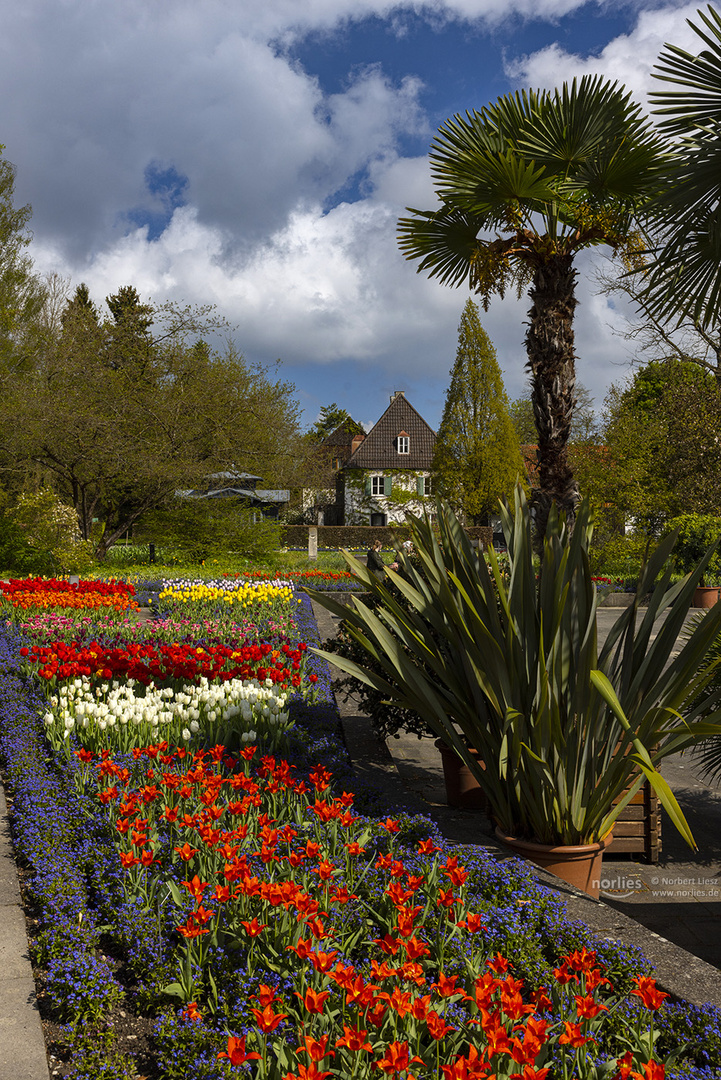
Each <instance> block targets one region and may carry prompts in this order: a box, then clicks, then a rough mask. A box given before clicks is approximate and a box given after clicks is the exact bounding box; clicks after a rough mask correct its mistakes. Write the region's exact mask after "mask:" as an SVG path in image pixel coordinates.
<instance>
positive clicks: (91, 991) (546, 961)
mask: <svg viewBox="0 0 721 1080" xmlns="http://www.w3.org/2000/svg"><path fill="white" fill-rule="evenodd" d="M311 618H312V613H311V611H310V604H309V602H308V600H307V598H303V600H302V603H301V604H300V605H299V606H298V616H297V622H298V624H299V626H298V633H299V635H301V636H302V637H303V638H304V639H305V640H306V641H308V642H309V643H310V644H313V643H314V641H315V640H316V638H315V637H314V636H312V627H311V625H310V619H311ZM22 647H23V646H22V641H21V640H20V638H19V636H17V635H16V634H14V633H12V632H9V633H7V634H6V635H5V637H4V638H3V639H2V640H1V641H0V674H2V675H3V679H2V689H1V690H0V693H1V694H2V703H1V711H2V716H3V724H2V730H1V731H0V753H1V754H2V758H3V761H4V762H5V765H6V768H7V773H8V779H9V781H10V784H11V788H12V792H13V795H14V800H15V809H14V813H13V826H14V830H15V835H16V843H17V845H18V851H19V853H20V857H21V858H22V859H23V860H24V861H25V862H26V864H27V866H28V870H29V875H30V876H29V892H30V895H31V898H32V900H33V902H34V903H35V904H36V905H37V917H38V920H39V933H38V938H37V943H36V946H35V957H36V961H37V963H38V965H39V968H40V971H41V977H42V979H43V981H44V989H45V991H46V995H47V997H46V999H45V1000H46V1001H47V1002H48V1003H49V1005H50V1007H51V1009H52V1016H53V1018H54V1019H55V1021H56V1022H57V1023H59V1024H64V1025H65V1027H64V1028H63V1029H62V1030H60V1029H58V1032H59V1033H58V1038H59V1039H63V1040H64V1045H65V1047H66V1052H67V1054H70V1055H71V1063H70V1064H69V1065H68V1067H67V1070H66V1075H69V1076H73V1077H75V1078H76V1080H78V1078H80V1077H88V1078H89V1077H93V1078H97V1077H102V1076H111V1075H112V1076H118V1077H124V1076H128V1077H130V1076H135V1075H136V1071H143V1072H145V1073H146V1075H155V1076H162V1077H167V1078H169V1080H171V1078H173V1077H178V1078H180V1077H183V1078H185V1077H194V1078H195V1077H199V1078H202V1077H229V1076H234V1075H238V1076H240V1075H257V1076H280V1077H286V1076H289V1077H295V1078H297V1080H322V1078H323V1077H326V1076H344V1077H345V1076H349V1075H357V1076H358V1077H365V1076H368V1077H370V1076H378V1075H381V1074H385V1075H387V1076H392V1077H399V1078H401V1080H405V1078H406V1077H408V1076H410V1075H411V1074H412V1075H413V1076H415V1077H417V1078H418V1080H420V1078H421V1077H437V1078H439V1080H440V1077H441V1076H443V1077H445V1078H447V1080H465V1078H466V1077H471V1076H473V1077H479V1078H482V1077H490V1076H491V1075H493V1074H495V1076H496V1077H497V1078H498V1080H502V1078H509V1077H520V1078H522V1080H532V1078H535V1080H543V1078H544V1077H546V1078H548V1080H555V1078H560V1077H564V1078H566V1080H570V1077H571V1076H573V1077H589V1078H590V1077H596V1076H598V1077H600V1076H601V1075H606V1076H608V1077H610V1076H613V1075H614V1073H615V1074H616V1075H618V1077H619V1078H620V1077H626V1078H633V1080H635V1078H636V1076H638V1077H641V1078H643V1080H656V1078H657V1077H661V1076H663V1075H664V1072H663V1071H662V1070H661V1066H658V1067H656V1066H655V1065H654V1066H653V1067H651V1066H648V1064H647V1063H648V1061H649V1060H650V1059H651V1058H652V1056H653V1055H654V1053H655V1057H656V1059H657V1060H663V1059H664V1058H665V1057H668V1055H669V1054H670V1053H671V1051H672V1050H673V1047H674V1034H673V1032H674V1028H675V1027H677V1028H679V1029H680V1028H681V1027H684V1028H685V1031H686V1035H685V1039H686V1040H687V1041H691V1040H692V1039H694V1038H696V1032H700V1031H701V1029H702V1028H703V1026H704V1024H706V1031H707V1032H708V1024H710V1023H714V1024H715V1023H716V1016H715V1014H712V1013H711V1012H709V1013H699V1012H698V1011H696V1012H694V1011H693V1010H688V1009H687V1008H685V1007H683V1006H671V1005H669V1004H668V1003H666V1004H664V1005H663V1006H662V1007H661V1008H660V1011H659V1012H658V1015H657V1016H654V1011H655V1008H656V1006H657V1005H659V1004H660V999H659V997H658V995H657V993H656V991H655V988H654V986H653V984H652V982H651V981H649V974H650V973H649V971H648V968H647V966H646V965H645V963H644V961H643V958H642V957H641V956H640V955H639V954H638V953H637V952H634V951H633V950H631V951H628V950H624V949H623V948H622V947H620V946H618V945H616V944H614V943H609V942H607V941H603V942H599V941H594V940H593V938H592V936H591V934H590V932H589V931H588V930H587V928H585V927H583V926H581V925H579V924H569V923H568V922H567V921H566V920H565V918H564V915H563V907H562V905H561V904H560V903H559V902H558V900H557V899H556V897H555V894H553V893H552V892H551V891H549V890H546V889H544V888H543V887H541V886H539V885H538V884H536V883H535V881H534V879H533V877H532V875H531V874H530V872H528V871H527V870H526V869H525V868H524V866H523V864H522V863H520V862H517V861H515V860H512V861H509V862H505V863H504V864H503V865H499V864H497V863H496V862H495V861H494V860H493V859H492V858H491V857H489V856H488V855H487V854H486V853H485V852H484V851H483V849H478V848H466V849H451V848H450V847H449V846H448V845H445V844H444V842H443V840H442V838H441V837H440V836H439V835H438V833H437V831H436V830H435V828H434V826H433V825H432V823H431V822H429V821H427V820H426V819H424V818H409V817H407V816H403V815H398V814H394V812H393V808H389V807H385V808H383V812H382V813H377V814H373V813H372V812H371V808H370V806H369V804H368V803H367V802H366V803H365V804H363V805H359V806H356V805H355V801H354V799H353V796H351V795H348V794H346V787H347V786H348V762H347V759H346V758H345V757H344V752H343V749H342V745H341V742H340V739H339V732H338V721H337V715H336V714H335V712H334V710H333V709H332V708H331V707H329V706H328V705H327V704H323V703H322V702H324V701H325V700H326V698H325V695H326V693H327V689H328V681H327V671H323V670H322V669H321V668H320V665H319V662H318V661H317V659H316V658H311V659H309V661H308V668H309V674H315V675H316V676H317V680H316V683H315V692H316V695H317V696H320V701H321V703H320V704H312V703H310V704H309V703H308V702H307V701H303V700H301V699H300V698H298V697H296V699H295V700H294V701H293V702H291V703H289V709H290V712H291V716H292V719H293V720H294V722H295V727H294V729H293V730H292V731H290V732H289V734H288V736H287V739H288V743H287V755H286V757H285V758H280V757H278V756H276V757H271V756H269V755H268V754H267V752H265V751H264V750H263V749H260V748H259V749H255V750H253V748H252V747H251V746H247V747H245V748H241V747H240V746H239V747H238V749H237V750H236V751H235V752H232V753H229V752H228V750H227V748H226V747H225V746H218V747H217V748H213V747H212V746H210V747H202V746H201V745H199V742H198V741H195V740H189V741H188V744H187V745H185V746H182V747H181V748H179V749H178V748H175V747H172V746H169V745H167V741H166V740H163V741H160V742H157V741H156V742H155V743H154V744H153V745H150V746H145V747H139V746H138V747H135V749H134V750H133V751H131V752H126V753H119V752H116V751H112V750H111V749H110V744H108V745H107V746H106V747H105V749H104V751H102V752H100V753H94V752H93V751H92V750H83V751H81V752H79V753H72V754H70V756H66V755H65V754H60V755H49V754H48V751H47V744H46V742H45V736H44V733H43V725H42V719H41V717H42V715H43V713H44V712H45V711H46V708H47V706H46V699H45V698H44V697H43V695H41V694H40V692H39V691H40V690H41V689H42V687H41V684H40V683H39V682H38V681H37V680H32V681H31V682H28V681H27V680H24V679H23V678H22V677H21V675H20V665H21V663H22V662H24V661H22V660H21V657H20V649H21V648H22ZM220 685H221V684H220V683H218V687H220ZM226 685H227V684H226ZM83 692H85V691H83ZM75 696H77V695H75ZM200 734H201V732H200V729H199V732H198V735H200ZM338 781H340V782H338ZM389 814H390V817H389V816H388V815H389ZM79 915H80V916H81V917H80V918H79ZM499 954H500V955H499ZM605 980H608V982H606V981H605ZM121 1012H122V1013H123V1014H124V1015H126V1016H127V1015H128V1014H130V1015H133V1016H135V1017H136V1018H138V1023H140V1022H141V1021H142V1020H143V1018H144V1017H150V1018H151V1021H149V1022H148V1023H147V1027H146V1029H145V1032H146V1033H145V1036H144V1038H143V1045H142V1047H141V1048H140V1051H139V1057H138V1059H137V1061H134V1060H133V1059H132V1058H131V1056H130V1048H131V1047H132V1046H133V1043H132V1042H123V1040H122V1037H121V1035H119V1034H118V1032H119V1030H121V1029H122V1022H121V1021H120V1019H119V1017H120V1014H121ZM151 1024H152V1031H151V1030H150V1028H151ZM656 1032H658V1039H657V1041H656V1044H655V1051H654V1033H656ZM705 1052H706V1054H707V1058H706V1060H704V1059H703V1057H701V1056H696V1057H691V1056H690V1055H687V1056H688V1061H687V1063H686V1065H682V1066H680V1067H674V1068H668V1069H667V1070H666V1075H667V1076H669V1077H671V1076H676V1077H680V1076H688V1077H690V1076H697V1077H704V1076H705V1077H708V1078H710V1077H712V1076H719V1075H721V1053H720V1051H719V1040H718V1036H716V1037H715V1039H710V1040H707V1045H706V1047H705ZM699 1054H700V1052H699ZM624 1055H626V1056H625V1057H624ZM628 1055H631V1056H630V1057H629V1056H628ZM596 1061H597V1062H599V1065H598V1068H597V1066H596V1064H595V1062H596ZM603 1062H606V1063H609V1062H612V1063H613V1065H612V1067H611V1068H610V1069H609V1070H608V1071H607V1072H606V1073H603V1072H602V1069H601V1064H600V1063H603ZM136 1064H137V1066H138V1069H137V1070H136ZM102 1070H105V1071H102Z"/></svg>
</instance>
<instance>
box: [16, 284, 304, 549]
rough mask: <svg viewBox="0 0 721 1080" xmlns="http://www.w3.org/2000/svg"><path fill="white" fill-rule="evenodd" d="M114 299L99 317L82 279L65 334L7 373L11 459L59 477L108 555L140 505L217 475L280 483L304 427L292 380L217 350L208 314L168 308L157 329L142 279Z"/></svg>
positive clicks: (86, 530)
mask: <svg viewBox="0 0 721 1080" xmlns="http://www.w3.org/2000/svg"><path fill="white" fill-rule="evenodd" d="M109 299H110V301H111V304H110V307H111V311H113V316H112V319H106V320H104V321H101V320H100V319H99V318H98V317H97V312H95V311H94V310H93V306H92V302H90V300H89V296H88V294H87V290H83V288H82V286H81V287H80V289H79V290H78V291H77V292H76V294H75V297H74V298H73V300H72V301H71V303H70V304H69V305H68V308H67V309H66V312H65V317H64V319H63V321H62V330H61V332H60V333H58V334H56V335H54V336H53V335H48V337H47V339H46V342H45V348H44V349H43V350H42V351H41V352H40V353H38V354H36V355H34V356H33V362H32V366H31V367H30V368H29V369H28V370H25V371H24V372H23V373H22V377H19V378H15V379H13V378H8V379H7V380H6V387H5V389H6V393H5V395H4V397H3V398H2V400H1V401H0V452H2V453H3V456H4V459H5V464H6V467H13V466H14V467H15V468H27V467H28V466H29V465H35V466H39V467H40V468H41V469H42V470H43V471H44V473H45V475H47V476H48V477H52V478H53V482H54V485H55V487H56V488H57V490H58V492H59V493H60V494H61V495H62V496H63V497H64V498H67V499H69V500H70V501H71V502H72V504H73V506H74V507H75V509H76V511H77V514H78V519H79V522H80V529H81V533H82V536H83V538H85V539H90V538H92V539H94V541H95V545H96V552H97V555H98V556H99V557H100V558H103V557H104V555H105V554H106V552H107V550H108V549H109V547H110V546H111V545H112V544H113V543H115V541H116V540H117V539H118V538H119V537H120V536H122V535H123V533H125V532H127V530H128V529H130V528H131V527H132V525H133V524H134V523H135V522H136V521H137V520H138V519H139V518H140V517H141V516H142V515H143V514H144V513H146V512H147V511H148V510H150V509H152V508H154V507H157V506H160V505H162V504H163V503H164V502H165V501H166V500H168V499H169V498H172V497H173V496H174V493H175V492H176V491H177V490H182V489H188V488H193V487H198V486H200V484H201V482H202V480H203V478H204V476H207V474H209V473H213V472H218V471H223V470H230V469H237V470H241V471H246V472H251V473H256V474H257V475H261V476H264V477H272V478H273V481H274V482H275V483H279V482H280V483H282V481H283V479H284V478H285V477H286V476H287V473H288V468H289V462H291V461H292V460H293V454H292V448H293V444H294V442H296V441H297V439H298V437H299V434H298V406H297V404H296V402H295V401H294V399H293V390H294V388H293V387H292V386H291V385H289V384H288V383H286V382H284V381H283V380H282V379H280V378H278V377H277V375H276V374H275V373H272V372H269V371H267V370H265V369H262V368H254V367H251V366H249V365H248V364H246V363H245V362H244V360H243V358H242V356H241V355H240V354H239V353H237V351H236V350H235V349H234V348H232V347H230V346H229V347H228V348H227V349H226V351H225V352H223V353H216V352H213V351H212V350H210V349H209V348H208V347H207V346H206V345H205V344H204V343H203V342H202V340H195V341H193V340H192V335H193V333H194V334H195V336H196V338H197V337H199V335H200V334H201V333H202V332H203V331H204V330H207V328H208V320H207V319H205V320H203V319H199V320H198V321H197V322H196V323H195V324H194V323H193V322H192V320H191V319H190V317H189V315H188V313H187V312H185V313H183V314H182V316H181V315H178V313H177V312H168V311H167V310H166V311H165V312H161V313H160V315H161V316H163V318H164V321H161V322H159V325H158V331H159V332H158V333H157V334H156V335H155V336H153V334H152V333H151V327H154V325H155V324H154V323H149V322H148V321H147V320H148V319H149V318H150V317H151V315H152V316H156V315H157V314H158V312H157V311H156V309H150V308H149V306H148V305H144V304H142V303H141V302H140V299H139V297H138V296H137V293H136V292H135V290H134V289H132V288H130V287H128V288H127V289H124V290H120V292H119V293H118V294H116V295H115V297H111V298H109ZM116 301H117V303H116ZM148 312H150V314H148ZM168 326H170V327H171V328H172V331H171V332H168Z"/></svg>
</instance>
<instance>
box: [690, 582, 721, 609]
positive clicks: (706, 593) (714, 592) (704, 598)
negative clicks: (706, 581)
mask: <svg viewBox="0 0 721 1080" xmlns="http://www.w3.org/2000/svg"><path fill="white" fill-rule="evenodd" d="M717 601H718V587H714V586H712V585H697V586H696V591H695V592H694V594H693V606H694V607H697V608H712V607H713V606H714V604H715V603H716V602H717Z"/></svg>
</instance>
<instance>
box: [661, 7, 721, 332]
mask: <svg viewBox="0 0 721 1080" xmlns="http://www.w3.org/2000/svg"><path fill="white" fill-rule="evenodd" d="M698 16H699V20H700V25H699V24H696V23H693V22H691V20H690V19H689V20H687V21H688V25H689V26H690V27H691V29H692V30H693V31H694V32H695V33H696V35H697V36H698V38H699V39H700V40H699V45H700V46H701V49H700V52H699V54H698V55H696V56H694V55H693V54H691V53H688V52H686V51H685V50H684V49H681V48H679V47H678V46H677V45H668V44H667V45H666V49H665V51H664V52H662V53H661V55H660V57H659V63H658V64H657V65H656V71H655V72H654V75H655V76H656V78H657V79H659V80H660V81H661V82H662V83H667V84H670V88H668V89H666V88H664V89H662V90H660V91H658V92H656V93H654V94H652V95H651V98H652V101H653V102H654V104H655V105H656V106H657V108H656V109H655V110H654V111H655V112H656V113H659V114H661V117H662V119H661V121H660V124H659V128H660V130H661V131H662V132H663V133H665V134H668V135H671V136H673V137H674V138H675V139H677V140H678V141H677V143H676V154H675V155H674V159H673V162H672V168H671V169H670V170H669V177H668V183H667V184H666V185H665V187H664V189H663V191H662V193H661V195H660V197H659V200H658V201H659V207H658V208H659V210H660V211H662V213H663V215H664V226H665V227H664V229H663V233H662V242H661V244H660V245H659V246H658V248H657V253H656V256H655V259H654V261H653V262H652V264H651V266H650V272H649V273H648V274H647V276H646V281H645V288H644V291H643V293H642V297H643V302H644V305H645V307H646V308H647V309H648V310H650V311H652V313H653V314H654V315H656V316H657V317H658V318H659V319H660V320H661V321H671V320H673V319H675V318H678V317H679V316H680V315H688V316H689V317H691V318H692V319H693V320H694V321H695V322H696V323H697V324H698V325H699V326H700V327H701V328H702V329H704V328H707V327H713V326H714V325H715V324H718V321H719V315H720V314H721V269H720V268H721V234H720V233H719V226H718V215H719V196H718V176H719V167H720V166H721V138H719V126H718V121H719V115H720V114H721V15H719V13H718V12H717V11H715V10H714V8H713V7H712V6H711V5H710V4H709V5H708V8H707V11H706V12H704V11H702V10H699V11H698Z"/></svg>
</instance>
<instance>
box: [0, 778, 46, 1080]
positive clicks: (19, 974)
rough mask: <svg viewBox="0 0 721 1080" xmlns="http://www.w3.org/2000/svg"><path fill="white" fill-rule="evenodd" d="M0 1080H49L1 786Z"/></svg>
mask: <svg viewBox="0 0 721 1080" xmlns="http://www.w3.org/2000/svg"><path fill="white" fill-rule="evenodd" d="M0 972H2V976H1V977H0V1080H48V1077H49V1070H48V1060H47V1055H46V1053H45V1038H44V1036H43V1030H42V1025H41V1023H40V1013H39V1012H38V1007H37V999H36V996H35V980H34V979H33V972H32V967H31V964H30V956H29V953H28V939H27V933H26V929H25V916H24V914H23V910H22V907H21V906H20V886H19V884H18V878H17V869H16V866H15V857H14V853H13V848H12V840H11V837H10V822H9V821H8V815H7V804H6V801H5V792H4V790H3V787H2V784H0Z"/></svg>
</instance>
